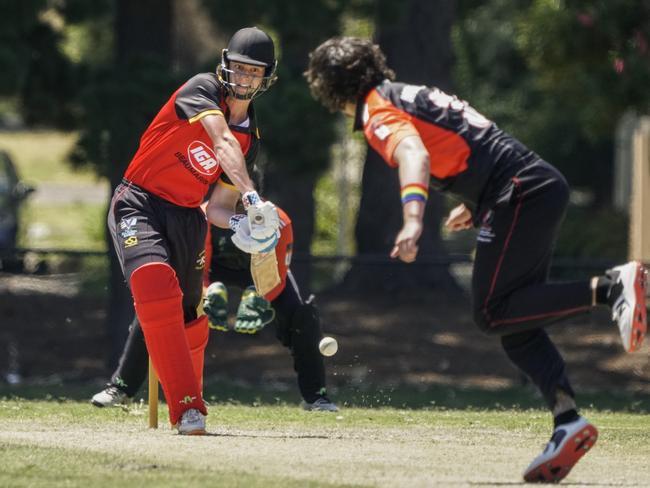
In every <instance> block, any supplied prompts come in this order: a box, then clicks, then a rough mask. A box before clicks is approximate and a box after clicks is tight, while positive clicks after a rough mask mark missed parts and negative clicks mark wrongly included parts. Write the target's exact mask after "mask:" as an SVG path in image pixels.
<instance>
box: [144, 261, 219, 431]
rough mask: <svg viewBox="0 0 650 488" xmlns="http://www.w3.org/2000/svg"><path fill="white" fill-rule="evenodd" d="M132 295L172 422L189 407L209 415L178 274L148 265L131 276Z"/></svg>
mask: <svg viewBox="0 0 650 488" xmlns="http://www.w3.org/2000/svg"><path fill="white" fill-rule="evenodd" d="M131 292H132V293H133V300H134V305H135V311H136V313H137V314H138V318H139V319H140V324H141V325H142V332H143V333H144V338H145V342H146V343H147V350H148V351H149V357H151V361H152V362H153V365H154V368H155V369H156V372H157V373H158V377H159V379H160V383H161V385H162V387H163V391H164V393H165V398H166V399H167V406H168V408H169V420H170V422H171V423H172V425H174V424H176V423H177V422H178V421H179V419H180V416H181V415H182V413H183V412H184V411H186V410H189V409H190V408H196V409H197V410H199V411H201V412H202V413H203V414H204V415H206V414H207V411H206V409H205V405H204V403H203V398H202V396H201V390H200V389H199V385H198V384H197V382H196V377H195V376H194V368H193V367H192V358H191V355H190V348H189V345H188V343H187V339H186V337H185V330H184V329H185V324H184V319H183V305H182V300H183V294H182V292H181V289H180V286H179V285H178V279H177V278H176V273H175V272H174V270H173V269H172V268H171V266H169V265H168V264H165V263H160V262H157V263H147V264H145V265H143V266H140V267H139V268H137V269H136V270H135V271H133V273H131Z"/></svg>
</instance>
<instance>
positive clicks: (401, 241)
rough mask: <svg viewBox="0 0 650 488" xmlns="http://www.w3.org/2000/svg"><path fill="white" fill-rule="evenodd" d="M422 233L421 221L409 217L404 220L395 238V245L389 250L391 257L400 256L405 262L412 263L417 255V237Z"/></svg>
mask: <svg viewBox="0 0 650 488" xmlns="http://www.w3.org/2000/svg"><path fill="white" fill-rule="evenodd" d="M420 235H422V221H421V220H420V219H411V220H407V221H406V222H404V225H403V227H402V230H400V231H399V233H398V234H397V237H396V238H395V246H394V247H393V250H392V251H391V252H390V257H391V258H397V257H398V258H400V259H401V260H402V261H404V262H405V263H412V262H413V261H415V257H416V256H417V255H418V239H420Z"/></svg>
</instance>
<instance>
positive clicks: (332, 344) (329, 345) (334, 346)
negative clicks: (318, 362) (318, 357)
mask: <svg viewBox="0 0 650 488" xmlns="http://www.w3.org/2000/svg"><path fill="white" fill-rule="evenodd" d="M318 349H320V353H321V354H322V355H323V356H334V354H336V351H338V350H339V343H338V342H336V339H334V338H333V337H323V338H322V339H321V341H320V343H319V344H318Z"/></svg>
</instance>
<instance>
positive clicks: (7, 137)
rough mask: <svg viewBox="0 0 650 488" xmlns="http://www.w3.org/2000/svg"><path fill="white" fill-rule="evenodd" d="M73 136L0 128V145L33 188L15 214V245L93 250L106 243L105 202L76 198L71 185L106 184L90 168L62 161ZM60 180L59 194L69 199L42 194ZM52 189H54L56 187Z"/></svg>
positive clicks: (93, 185) (74, 137) (60, 133)
mask: <svg viewBox="0 0 650 488" xmlns="http://www.w3.org/2000/svg"><path fill="white" fill-rule="evenodd" d="M76 141H77V134H76V133H74V132H58V131H20V132H0V149H3V150H5V151H7V152H8V153H9V155H10V156H11V158H12V160H13V162H14V164H15V165H16V168H17V170H18V174H19V175H20V178H21V179H22V180H23V181H25V182H26V183H27V184H29V185H32V186H33V187H35V189H36V193H35V194H34V195H33V196H31V197H29V198H28V199H27V201H26V203H25V205H24V206H23V208H22V211H21V215H20V231H19V246H20V247H27V248H60V249H92V250H99V251H102V250H104V249H105V248H106V244H105V240H104V227H105V221H104V219H105V209H106V205H107V202H101V203H96V202H83V203H80V202H79V201H77V200H76V199H75V188H77V187H81V188H89V187H90V188H92V187H96V186H97V185H104V186H105V185H106V183H105V181H103V180H101V179H99V178H98V177H97V176H96V175H95V174H94V173H93V172H92V171H91V170H90V169H88V168H84V169H83V170H79V169H74V168H72V166H71V165H70V164H69V163H68V162H67V157H68V154H69V152H70V151H71V150H72V148H73V147H74V145H75V143H76ZM57 185H65V186H63V187H62V188H63V189H61V190H59V192H60V193H68V199H67V201H65V200H66V199H65V198H62V197H58V199H57V200H55V201H48V200H47V199H45V200H44V199H43V196H42V195H43V194H44V192H45V189H46V187H49V192H50V193H51V192H52V191H53V189H54V190H55V189H56V188H57ZM55 191H56V190H55Z"/></svg>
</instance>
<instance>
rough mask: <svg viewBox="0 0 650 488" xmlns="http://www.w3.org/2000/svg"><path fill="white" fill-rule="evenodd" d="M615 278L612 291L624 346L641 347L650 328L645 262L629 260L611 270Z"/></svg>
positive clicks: (609, 274)
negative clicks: (646, 302)
mask: <svg viewBox="0 0 650 488" xmlns="http://www.w3.org/2000/svg"><path fill="white" fill-rule="evenodd" d="M606 274H607V276H608V277H609V278H611V279H612V280H613V281H614V285H613V286H612V293H618V296H616V295H614V296H613V297H612V301H611V302H610V303H611V306H612V319H613V320H614V322H616V324H617V325H618V328H619V331H620V332H621V340H622V341H623V347H624V348H625V350H626V351H627V352H633V351H636V350H637V349H639V347H640V346H641V344H642V343H643V338H644V337H645V334H646V331H647V329H648V323H647V311H646V305H645V292H646V287H647V274H648V272H647V271H646V269H645V268H644V267H643V265H642V264H641V263H638V262H636V261H630V262H629V263H627V264H623V265H621V266H616V267H614V268H612V269H610V270H607V273H606Z"/></svg>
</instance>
